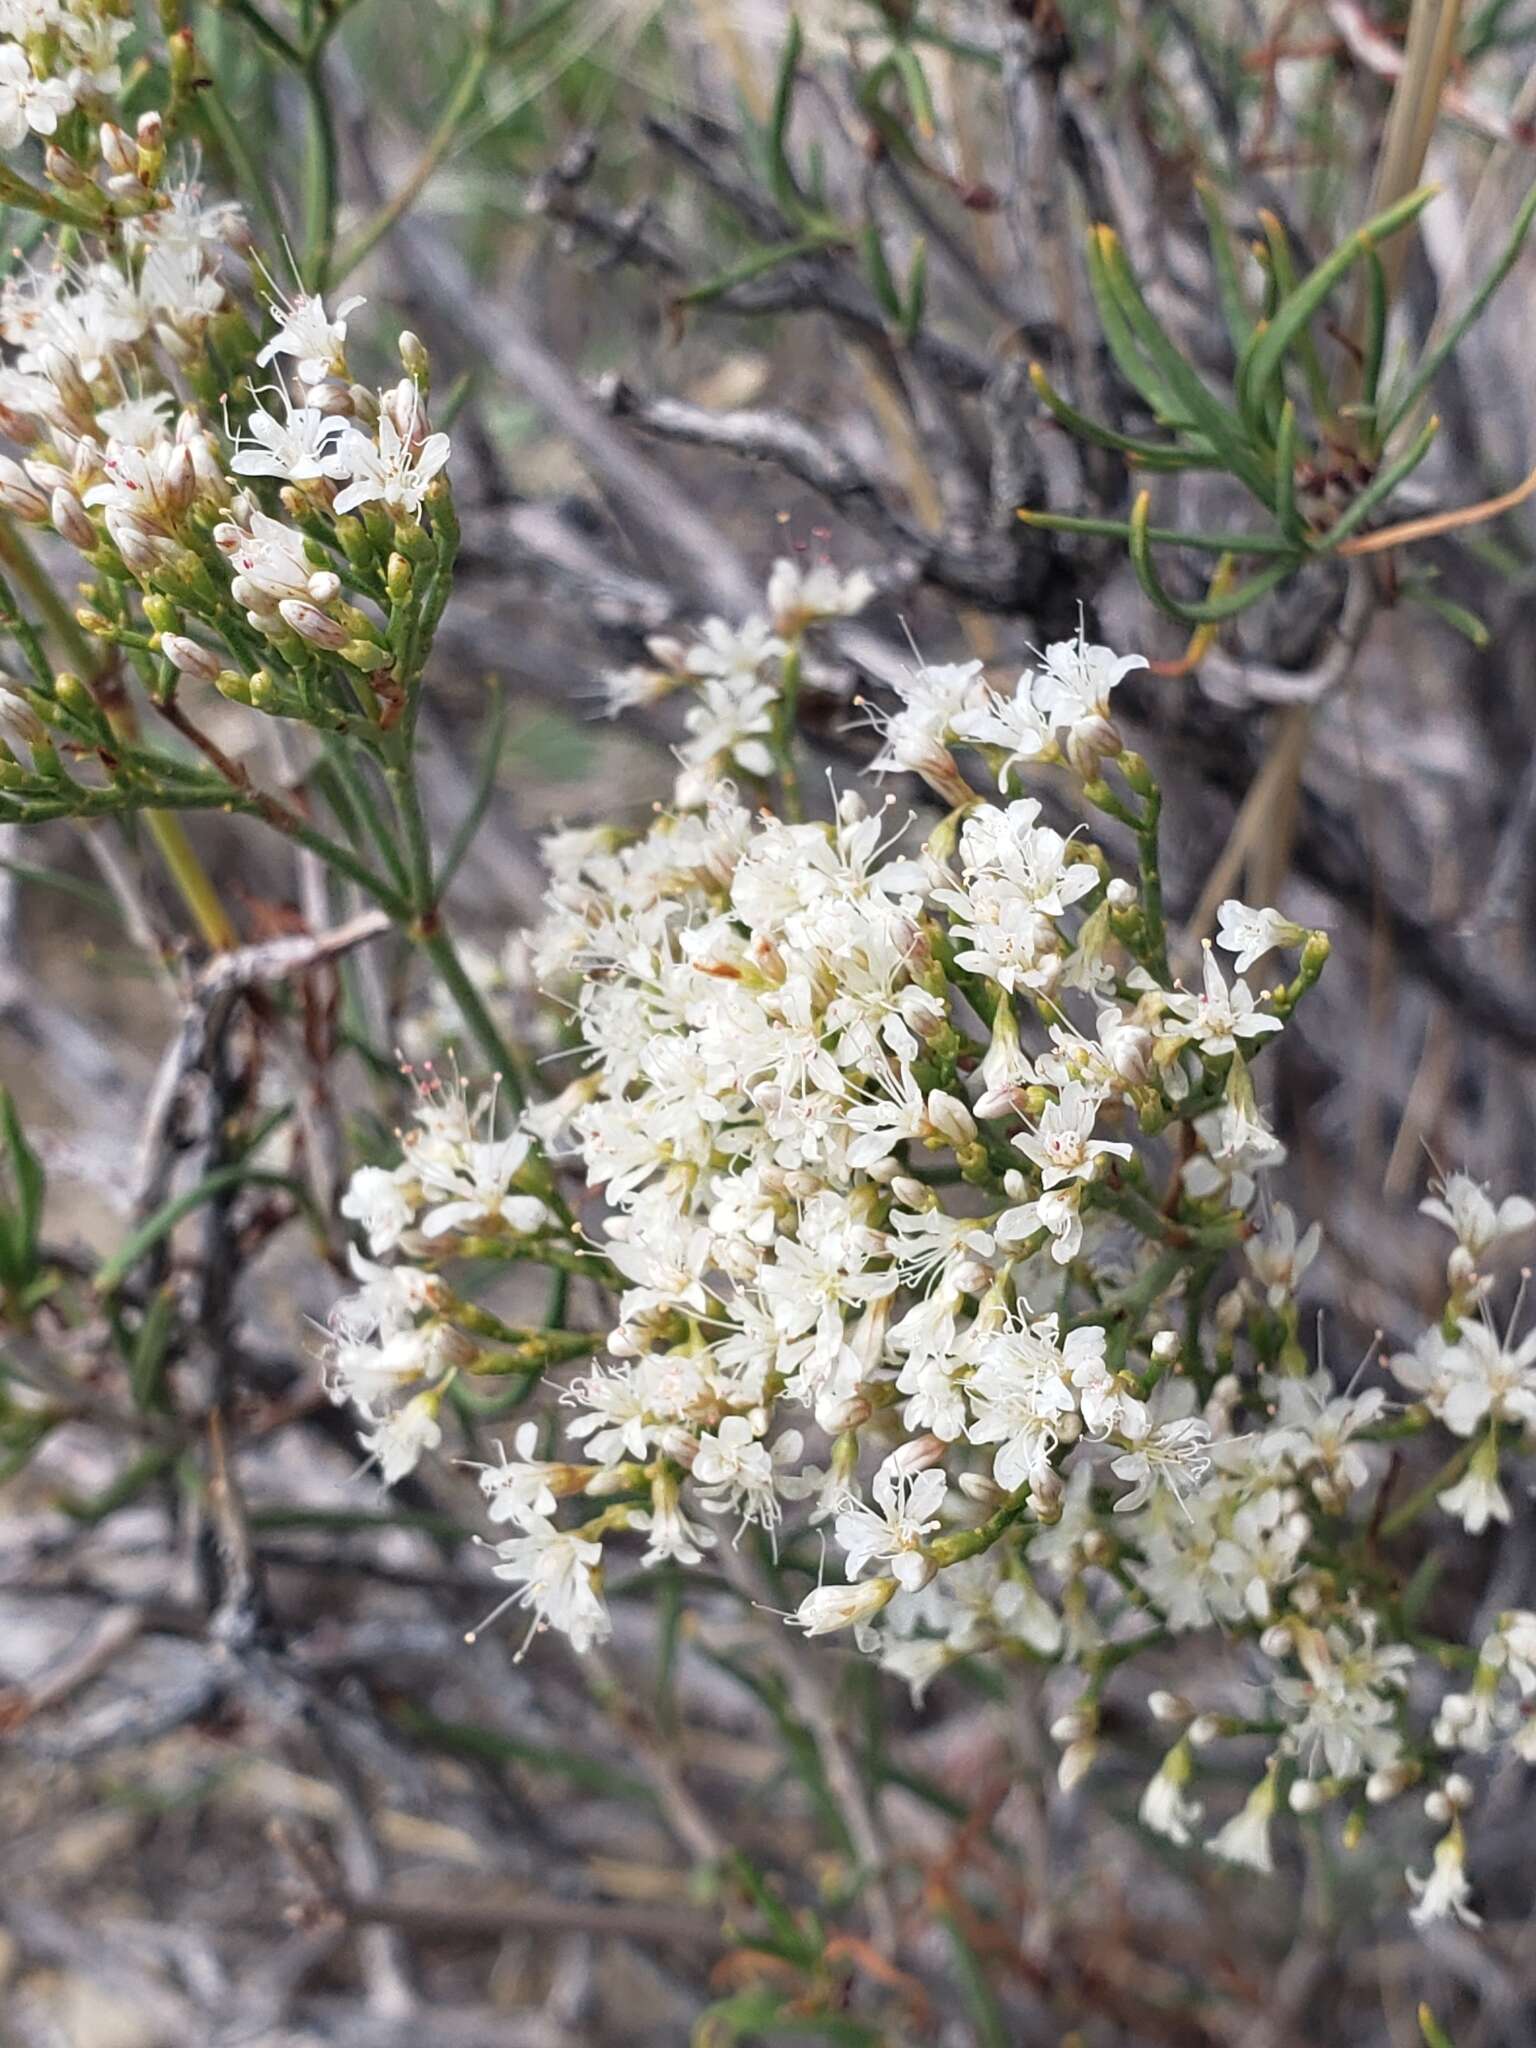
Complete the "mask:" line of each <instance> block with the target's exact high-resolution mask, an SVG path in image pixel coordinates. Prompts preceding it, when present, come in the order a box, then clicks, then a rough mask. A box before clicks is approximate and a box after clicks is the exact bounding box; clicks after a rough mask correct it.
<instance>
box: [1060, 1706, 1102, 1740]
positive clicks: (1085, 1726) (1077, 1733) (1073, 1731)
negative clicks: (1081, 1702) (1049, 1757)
mask: <svg viewBox="0 0 1536 2048" xmlns="http://www.w3.org/2000/svg"><path fill="white" fill-rule="evenodd" d="M1098 1725H1099V1717H1098V1714H1097V1712H1096V1710H1095V1709H1094V1707H1093V1705H1092V1704H1091V1703H1090V1704H1089V1705H1087V1706H1077V1707H1070V1708H1069V1709H1068V1710H1067V1712H1066V1713H1064V1714H1058V1715H1057V1716H1056V1719H1055V1720H1054V1721H1053V1722H1052V1723H1051V1729H1050V1734H1051V1740H1052V1742H1058V1743H1062V1744H1066V1743H1069V1742H1082V1741H1083V1740H1085V1738H1086V1737H1088V1736H1090V1735H1092V1734H1093V1733H1094V1731H1095V1729H1096V1728H1097V1727H1098Z"/></svg>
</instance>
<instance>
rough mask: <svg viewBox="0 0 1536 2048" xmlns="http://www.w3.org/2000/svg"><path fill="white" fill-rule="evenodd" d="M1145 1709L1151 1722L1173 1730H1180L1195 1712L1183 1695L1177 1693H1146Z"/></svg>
mask: <svg viewBox="0 0 1536 2048" xmlns="http://www.w3.org/2000/svg"><path fill="white" fill-rule="evenodd" d="M1147 1708H1148V1711H1149V1712H1150V1713H1151V1715H1152V1718H1153V1720H1155V1721H1163V1722H1166V1723H1167V1724H1168V1725H1169V1726H1170V1727H1174V1728H1182V1727H1183V1726H1184V1724H1185V1722H1187V1721H1188V1720H1189V1719H1190V1718H1191V1717H1192V1715H1193V1714H1194V1711H1195V1710H1194V1708H1193V1707H1192V1706H1191V1705H1190V1704H1189V1701H1188V1700H1187V1699H1185V1697H1184V1695H1183V1694H1182V1693H1177V1692H1153V1693H1148V1695H1147Z"/></svg>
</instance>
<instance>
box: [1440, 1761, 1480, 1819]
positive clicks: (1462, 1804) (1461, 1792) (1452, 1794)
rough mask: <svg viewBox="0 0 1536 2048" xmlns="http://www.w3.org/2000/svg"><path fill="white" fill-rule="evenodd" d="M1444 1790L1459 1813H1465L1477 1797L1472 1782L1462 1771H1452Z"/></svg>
mask: <svg viewBox="0 0 1536 2048" xmlns="http://www.w3.org/2000/svg"><path fill="white" fill-rule="evenodd" d="M1442 1790H1443V1791H1444V1793H1445V1796H1446V1798H1447V1799H1448V1800H1449V1801H1450V1803H1451V1805H1452V1806H1453V1807H1454V1808H1455V1810H1456V1811H1457V1812H1458V1813H1464V1812H1465V1811H1466V1809H1467V1808H1468V1807H1469V1806H1470V1805H1471V1804H1472V1801H1473V1799H1474V1798H1475V1796H1476V1794H1475V1793H1474V1791H1473V1788H1472V1780H1471V1779H1470V1778H1469V1777H1467V1776H1465V1775H1464V1774H1463V1773H1462V1772H1461V1771H1452V1772H1451V1775H1450V1776H1449V1777H1448V1778H1447V1779H1446V1781H1445V1784H1444V1786H1443V1787H1442Z"/></svg>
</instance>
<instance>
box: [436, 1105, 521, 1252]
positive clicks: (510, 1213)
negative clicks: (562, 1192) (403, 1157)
mask: <svg viewBox="0 0 1536 2048" xmlns="http://www.w3.org/2000/svg"><path fill="white" fill-rule="evenodd" d="M531 1143H532V1141H531V1139H530V1138H529V1136H528V1133H527V1132H526V1131H514V1132H513V1133H512V1134H511V1136H510V1137H506V1138H495V1139H485V1140H479V1139H477V1140H472V1141H471V1142H470V1143H468V1144H466V1145H465V1146H463V1148H462V1149H461V1150H460V1152H459V1153H458V1155H457V1156H456V1157H450V1158H448V1159H446V1160H441V1159H426V1160H423V1161H422V1164H421V1168H420V1175H421V1185H422V1188H423V1189H424V1191H425V1192H426V1194H427V1196H428V1199H429V1201H430V1200H431V1199H432V1198H433V1197H434V1196H436V1197H441V1196H444V1195H446V1196H447V1197H448V1199H447V1200H446V1201H442V1200H438V1201H437V1202H436V1203H435V1205H434V1206H432V1207H430V1208H428V1210H427V1211H426V1213H425V1215H424V1216H423V1217H422V1219H421V1234H422V1236H423V1237H442V1236H445V1235H446V1234H447V1233H448V1232H449V1231H468V1230H471V1229H473V1228H474V1227H475V1226H476V1225H480V1226H482V1227H491V1226H494V1225H495V1224H497V1223H503V1224H505V1225H506V1227H507V1229H508V1230H510V1231H511V1232H512V1233H513V1234H514V1236H518V1237H527V1236H531V1235H532V1234H533V1232H534V1231H536V1230H540V1229H542V1228H543V1226H544V1225H545V1224H546V1223H547V1222H548V1221H549V1211H548V1209H546V1208H545V1206H544V1204H543V1203H542V1202H541V1201H540V1200H539V1198H538V1196H537V1195H519V1194H514V1193H513V1191H512V1181H513V1178H514V1177H515V1175H516V1174H517V1173H518V1172H519V1171H520V1170H521V1168H522V1165H523V1162H524V1160H525V1159H526V1158H527V1157H528V1151H529V1146H530V1144H531Z"/></svg>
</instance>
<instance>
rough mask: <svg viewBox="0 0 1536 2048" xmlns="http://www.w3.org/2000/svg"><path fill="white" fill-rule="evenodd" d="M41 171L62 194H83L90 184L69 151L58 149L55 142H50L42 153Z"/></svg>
mask: <svg viewBox="0 0 1536 2048" xmlns="http://www.w3.org/2000/svg"><path fill="white" fill-rule="evenodd" d="M43 169H44V170H45V171H46V172H47V174H48V177H49V179H50V180H51V182H52V183H53V184H55V185H57V186H58V187H59V189H60V190H61V191H63V192H83V191H84V190H85V188H86V187H87V185H89V184H90V182H91V181H90V179H89V177H88V176H87V175H86V173H85V172H84V171H82V170H81V168H80V166H79V165H78V164H77V163H76V162H75V160H74V158H73V157H72V156H71V155H70V153H69V151H68V150H67V149H60V147H59V145H58V144H57V143H56V142H50V143H49V144H48V146H47V148H46V149H45V150H44V151H43Z"/></svg>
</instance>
